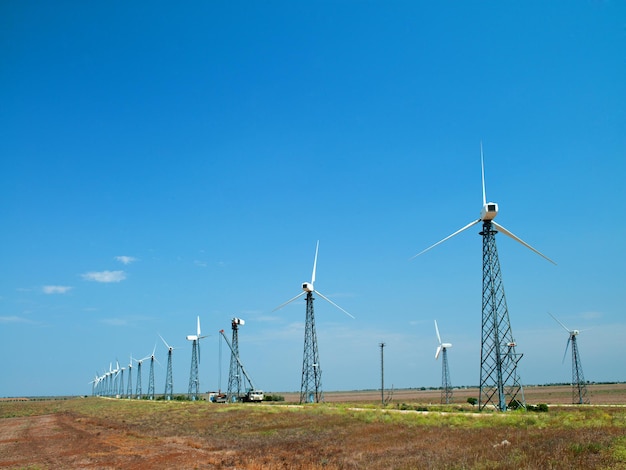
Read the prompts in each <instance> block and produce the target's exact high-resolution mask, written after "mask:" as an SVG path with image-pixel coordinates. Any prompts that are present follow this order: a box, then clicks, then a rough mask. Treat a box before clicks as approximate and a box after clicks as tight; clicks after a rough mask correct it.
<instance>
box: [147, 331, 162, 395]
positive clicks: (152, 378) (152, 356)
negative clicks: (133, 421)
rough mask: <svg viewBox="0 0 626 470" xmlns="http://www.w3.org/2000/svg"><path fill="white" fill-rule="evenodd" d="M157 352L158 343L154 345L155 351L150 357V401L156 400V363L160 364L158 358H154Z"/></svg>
mask: <svg viewBox="0 0 626 470" xmlns="http://www.w3.org/2000/svg"><path fill="white" fill-rule="evenodd" d="M155 351H156V343H155V344H154V349H153V350H152V354H150V356H148V357H149V358H150V375H149V376H148V400H154V361H156V362H159V361H158V360H157V358H156V357H154V353H155ZM146 359H147V358H146ZM159 364H160V362H159Z"/></svg>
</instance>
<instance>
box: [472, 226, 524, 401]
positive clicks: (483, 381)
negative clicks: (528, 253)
mask: <svg viewBox="0 0 626 470" xmlns="http://www.w3.org/2000/svg"><path fill="white" fill-rule="evenodd" d="M496 233H498V232H497V231H495V230H494V229H493V227H492V221H491V220H485V221H484V222H483V231H482V232H480V234H481V235H482V236H483V301H482V312H483V315H482V338H481V343H480V392H479V397H478V409H479V410H482V409H484V408H485V407H486V406H488V405H493V406H494V407H495V408H496V409H498V410H500V411H506V410H507V408H510V407H512V408H518V407H520V406H522V407H525V406H526V403H525V401H524V390H523V388H522V385H521V382H520V378H519V376H518V374H517V363H518V362H519V360H520V359H521V358H522V354H518V353H517V352H516V350H515V346H516V343H515V339H514V338H513V332H512V330H511V322H510V320H509V311H508V308H507V305H506V297H505V295H504V286H503V284H502V273H501V271H500V261H499V260H498V250H497V248H496V239H495V234H496Z"/></svg>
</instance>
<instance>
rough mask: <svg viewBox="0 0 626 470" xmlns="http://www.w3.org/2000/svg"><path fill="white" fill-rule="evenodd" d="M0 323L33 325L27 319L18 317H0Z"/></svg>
mask: <svg viewBox="0 0 626 470" xmlns="http://www.w3.org/2000/svg"><path fill="white" fill-rule="evenodd" d="M0 323H33V322H32V321H30V320H28V319H27V318H22V317H18V316H11V317H0Z"/></svg>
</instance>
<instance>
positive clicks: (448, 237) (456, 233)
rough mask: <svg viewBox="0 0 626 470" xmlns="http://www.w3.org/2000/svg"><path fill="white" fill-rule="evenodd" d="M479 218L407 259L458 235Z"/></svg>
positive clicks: (413, 257)
mask: <svg viewBox="0 0 626 470" xmlns="http://www.w3.org/2000/svg"><path fill="white" fill-rule="evenodd" d="M480 221H481V220H480V219H478V220H474V221H473V222H470V223H469V224H467V225H466V226H465V227H463V228H460V229H459V230H457V231H456V232H454V233H453V234H452V235H448V236H447V237H446V238H444V239H443V240H440V241H438V242H437V243H435V244H434V245H431V246H429V247H428V248H426V249H425V250H422V251H420V252H419V253H418V254H416V255H415V256H412V257H411V258H409V261H410V260H412V259H415V258H417V257H418V256H419V255H422V254H424V253H426V252H427V251H428V250H430V249H432V248H435V247H436V246H437V245H440V244H442V243H443V242H445V241H446V240H449V239H450V238H452V237H454V236H455V235H458V234H459V233H461V232H462V231H464V230H467V229H468V228H470V227H471V226H472V225H476V224H477V223H478V222H480Z"/></svg>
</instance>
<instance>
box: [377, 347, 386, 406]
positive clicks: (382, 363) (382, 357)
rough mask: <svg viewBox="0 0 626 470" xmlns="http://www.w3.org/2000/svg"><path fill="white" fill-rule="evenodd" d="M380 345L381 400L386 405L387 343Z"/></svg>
mask: <svg viewBox="0 0 626 470" xmlns="http://www.w3.org/2000/svg"><path fill="white" fill-rule="evenodd" d="M378 345H379V346H380V402H381V403H382V405H383V406H385V353H384V348H385V343H379V344H378Z"/></svg>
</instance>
